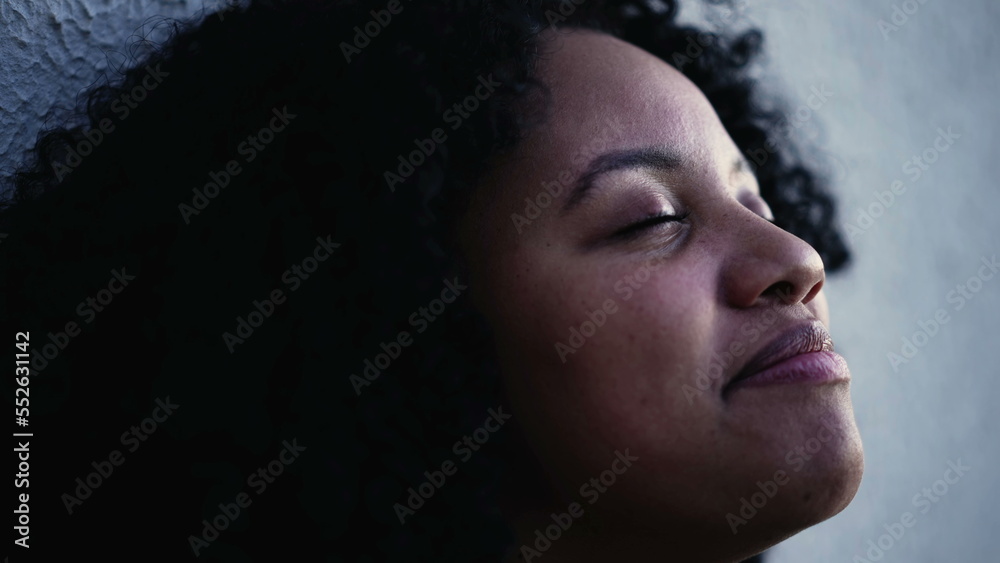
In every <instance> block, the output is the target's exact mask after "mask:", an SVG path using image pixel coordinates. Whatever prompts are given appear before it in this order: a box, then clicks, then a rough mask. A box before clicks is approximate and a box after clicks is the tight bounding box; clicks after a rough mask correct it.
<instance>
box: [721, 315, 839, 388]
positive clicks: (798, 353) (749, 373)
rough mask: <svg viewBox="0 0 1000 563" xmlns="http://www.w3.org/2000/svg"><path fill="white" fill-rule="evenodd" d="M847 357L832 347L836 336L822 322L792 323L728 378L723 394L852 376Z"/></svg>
mask: <svg viewBox="0 0 1000 563" xmlns="http://www.w3.org/2000/svg"><path fill="white" fill-rule="evenodd" d="M850 377H851V374H850V371H848V368H847V362H846V361H845V360H844V358H843V357H842V356H841V355H840V354H837V353H835V352H834V351H833V339H832V338H831V337H830V333H829V331H827V330H826V327H825V326H823V323H821V322H819V321H814V322H811V323H808V324H804V325H799V326H796V327H793V328H791V329H789V330H787V331H785V332H784V333H782V334H781V335H780V336H778V337H777V338H775V339H774V340H772V341H771V342H770V343H769V344H767V345H766V346H764V347H763V348H761V349H760V351H758V352H757V353H756V354H755V355H754V356H753V357H751V358H750V360H749V361H748V362H747V363H746V365H744V366H743V368H742V369H740V371H739V372H737V374H736V375H735V376H734V377H733V378H732V379H730V380H729V382H728V383H727V384H726V386H725V388H723V395H728V394H729V393H731V392H732V391H733V390H735V389H738V388H746V387H762V386H769V385H776V384H782V383H797V382H814V383H822V382H828V381H836V380H841V379H845V380H849V379H850Z"/></svg>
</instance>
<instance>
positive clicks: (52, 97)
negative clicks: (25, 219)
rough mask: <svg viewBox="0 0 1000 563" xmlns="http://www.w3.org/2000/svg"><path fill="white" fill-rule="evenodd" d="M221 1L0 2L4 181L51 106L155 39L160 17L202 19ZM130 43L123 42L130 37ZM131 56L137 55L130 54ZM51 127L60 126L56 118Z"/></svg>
mask: <svg viewBox="0 0 1000 563" xmlns="http://www.w3.org/2000/svg"><path fill="white" fill-rule="evenodd" d="M224 5H225V4H224V2H223V1H222V0H204V1H203V0H170V1H162V2H156V1H153V0H2V1H0V174H2V175H4V176H6V175H8V174H9V173H10V171H11V169H12V167H13V166H15V165H16V164H17V162H19V161H20V159H21V158H22V157H23V152H24V150H25V149H26V148H28V147H30V146H32V145H34V142H35V135H36V134H37V133H38V131H39V130H40V129H41V128H42V127H43V125H44V120H45V118H46V116H47V114H48V112H49V110H50V109H51V108H52V107H53V106H54V105H57V104H58V105H61V106H64V107H69V106H71V105H72V102H73V100H75V99H76V95H77V94H78V93H79V92H80V91H81V90H82V89H83V88H86V87H87V86H89V85H91V84H92V83H93V82H94V81H95V80H98V79H100V78H101V77H102V75H103V74H104V73H112V74H111V76H112V77H113V76H114V75H113V72H114V69H116V68H120V67H121V65H122V63H123V62H125V61H127V60H129V59H130V57H131V54H136V53H141V50H142V49H143V48H144V46H143V42H142V41H141V40H138V39H139V38H147V39H148V40H150V41H156V40H157V39H158V38H159V39H162V32H163V31H165V30H166V29H167V26H165V25H164V24H165V22H164V20H163V18H162V17H156V16H167V17H174V18H185V17H192V16H194V15H195V14H196V13H199V12H201V10H202V8H204V9H205V10H207V11H208V12H209V13H211V11H212V10H213V9H214V8H215V7H216V6H218V7H222V6H224ZM130 37H131V38H132V39H129V38H130ZM136 50H138V51H136ZM56 117H57V118H56V119H54V120H53V121H52V123H51V124H52V125H58V124H61V120H60V119H58V114H56Z"/></svg>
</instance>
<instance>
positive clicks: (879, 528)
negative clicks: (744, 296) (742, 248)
mask: <svg viewBox="0 0 1000 563" xmlns="http://www.w3.org/2000/svg"><path fill="white" fill-rule="evenodd" d="M894 5H895V6H896V7H898V8H899V11H898V12H896V11H895V10H894ZM907 12H910V13H907ZM894 14H895V21H894V20H893V19H892V18H893V16H894ZM728 19H729V20H731V21H732V22H733V23H734V24H739V25H746V24H751V25H757V26H759V27H761V28H762V29H763V30H764V31H765V34H766V41H767V43H766V45H767V51H768V53H769V59H770V64H769V65H768V67H767V71H766V74H767V76H769V82H770V83H773V84H775V86H776V87H777V88H780V89H781V90H783V91H784V92H785V94H786V95H787V97H788V100H789V101H790V102H791V103H792V109H793V110H796V109H798V106H801V105H802V104H807V103H808V102H809V95H810V94H811V92H812V89H813V88H814V87H815V88H817V89H825V91H827V92H831V93H832V95H829V96H828V97H827V98H828V99H827V100H826V101H825V102H822V103H821V102H820V101H819V98H813V100H812V102H813V106H816V109H815V110H813V109H811V108H810V109H809V111H805V110H802V111H801V112H800V113H798V114H797V115H794V114H793V115H792V116H790V117H791V119H793V120H794V122H796V123H798V124H799V125H800V127H797V128H793V131H795V133H796V134H798V135H801V136H803V137H804V138H805V139H807V140H809V139H811V140H812V142H813V143H815V144H816V145H817V146H818V147H819V148H820V149H821V150H820V155H821V161H822V164H824V165H826V167H827V168H828V170H829V171H830V173H831V174H832V175H833V177H834V178H835V179H836V180H837V185H836V189H837V192H838V194H839V195H840V202H841V205H842V208H841V209H842V220H843V222H844V223H845V224H847V223H850V224H852V225H854V226H859V225H860V226H859V229H860V227H867V228H865V229H862V232H860V234H858V233H855V235H854V236H853V237H852V238H853V240H852V246H853V249H854V254H855V263H854V266H853V268H852V269H851V270H850V271H848V272H846V273H845V274H842V275H838V276H833V277H831V278H830V279H829V280H828V284H827V288H828V294H829V295H828V296H829V299H830V307H831V317H832V322H831V324H832V327H831V331H832V333H833V336H834V340H835V341H836V342H837V348H838V351H840V352H842V353H843V354H844V356H845V357H846V358H847V360H848V362H849V363H850V366H851V373H852V374H853V376H854V382H853V398H854V407H855V412H856V414H857V419H858V425H859V427H860V429H861V436H862V439H863V440H864V444H865V453H866V455H865V460H866V461H865V464H866V469H865V476H864V480H863V482H862V484H861V489H860V491H859V492H858V495H857V497H856V498H855V500H854V502H853V503H852V504H851V505H850V506H849V507H848V508H847V509H846V510H844V512H842V513H841V514H840V515H838V516H836V517H834V518H832V519H830V520H829V521H827V522H825V523H823V524H821V525H819V526H816V527H814V528H811V529H809V530H807V531H805V532H803V533H801V534H799V535H797V536H795V537H793V538H792V539H790V540H788V541H786V542H784V543H783V544H781V545H780V546H778V547H776V548H775V549H773V550H772V552H771V555H770V559H769V561H771V562H774V563H793V562H794V563H800V562H803V561H843V562H853V561H875V560H879V561H883V562H892V561H899V562H936V561H969V562H973V561H975V562H982V561H998V560H1000V546H997V545H995V543H996V539H995V538H993V537H991V536H992V535H993V534H995V533H996V532H997V530H998V529H1000V518H998V516H997V512H996V503H997V502H998V501H1000V480H998V479H997V478H996V475H997V471H996V468H997V466H998V463H1000V447H998V444H1000V439H998V431H1000V424H998V422H997V417H996V414H995V413H996V411H997V404H996V402H997V400H998V399H1000V362H998V360H997V358H996V356H995V353H996V352H997V351H998V350H1000V340H998V336H1000V328H998V322H997V320H998V317H1000V275H997V274H993V272H992V271H990V270H989V269H984V270H983V271H982V274H983V276H984V278H985V277H992V279H979V278H978V276H979V274H980V271H979V269H980V266H983V265H984V263H983V262H982V261H981V260H982V258H983V257H986V259H987V261H989V259H991V258H992V257H994V256H996V257H997V258H998V259H1000V221H998V220H997V216H998V210H1000V189H997V173H996V170H997V160H996V159H997V148H998V146H1000V144H998V138H997V126H998V125H1000V106H998V104H997V92H998V91H1000V73H998V72H997V71H998V65H997V60H998V57H1000V41H998V39H997V35H996V27H997V25H998V24H1000V5H998V4H996V3H991V2H987V1H986V0H958V1H953V2H944V1H941V0H925V1H924V2H923V3H921V2H917V1H913V0H911V1H907V2H902V1H900V0H876V1H871V0H845V1H842V2H805V1H804V0H796V1H793V2H789V1H787V0H784V1H781V2H779V1H778V0H761V1H759V2H751V3H745V2H744V3H743V5H742V8H741V9H737V10H735V13H734V15H733V16H732V17H729V18H728ZM880 20H883V21H884V22H886V24H888V25H885V26H880V24H879V21H880ZM889 26H893V27H889ZM949 128H950V131H951V133H953V134H955V135H956V136H957V138H955V139H952V140H951V144H950V146H949V145H948V142H947V141H945V140H943V139H942V140H939V141H937V143H938V148H942V149H944V148H946V149H947V150H946V151H944V152H940V151H937V150H935V149H933V147H934V143H935V140H936V139H937V138H938V136H939V133H938V131H939V129H943V130H944V131H945V132H946V133H947V132H948V130H949ZM928 148H931V150H927V149H928ZM925 150H926V151H927V154H926V156H927V162H924V163H923V165H924V166H925V167H926V170H923V169H922V168H921V167H920V164H918V163H916V162H914V161H913V160H912V159H913V157H914V156H920V155H922V154H923V153H924V151H925ZM932 160H933V163H930V161H932ZM917 172H919V176H918V174H917ZM896 180H899V182H900V183H899V184H895V187H896V190H897V191H898V192H900V193H899V194H893V193H892V187H893V185H894V182H895V181H896ZM875 192H889V193H890V195H891V196H892V197H893V199H892V200H890V196H889V195H882V196H881V197H882V199H883V200H884V201H885V202H886V204H884V205H883V204H882V203H881V202H880V201H879V195H876V193H875ZM862 210H870V211H871V212H872V213H873V214H875V215H878V217H875V218H873V219H872V221H871V223H870V224H869V223H868V222H867V221H865V220H859V214H860V213H861V212H862ZM970 278H977V279H973V280H972V281H970ZM959 285H967V286H968V287H969V288H970V289H968V290H967V291H968V295H969V296H970V298H968V299H967V298H966V297H962V296H961V294H960V293H958V292H959V291H961V290H959V289H957V287H956V286H959ZM976 289H978V292H973V290H976ZM953 291H954V292H955V293H951V292H953ZM936 314H937V315H945V316H942V317H941V318H947V323H945V324H943V325H942V326H941V327H940V328H939V329H937V331H936V332H935V329H934V327H933V325H932V324H931V323H929V322H928V321H930V320H932V319H933V318H934V317H935V315H936ZM921 321H924V323H925V326H927V327H928V328H927V332H931V333H934V334H933V335H930V337H929V338H926V341H925V337H924V336H923V335H920V336H917V337H914V333H915V332H917V331H918V330H921V326H920V325H919V324H918V323H920V322H921ZM904 337H906V338H909V339H910V340H911V341H914V340H916V341H917V344H920V345H921V346H919V347H917V346H916V345H915V348H914V351H915V352H916V354H915V355H913V357H912V358H906V357H904V356H903V354H902V349H903V346H904V343H903V338H904ZM906 351H907V352H908V353H910V352H911V351H910V350H906ZM890 353H895V354H899V355H900V357H901V358H902V359H906V360H907V362H906V363H897V365H896V366H895V368H894V367H893V365H892V363H891V362H890V360H889V358H888V354H890ZM959 459H960V460H961V462H962V464H964V465H966V466H968V467H969V468H970V469H969V470H968V472H967V473H966V474H965V475H964V476H962V477H961V478H960V479H958V480H957V481H956V482H954V483H953V484H950V485H948V484H947V483H945V482H944V481H942V482H941V483H938V484H937V485H936V486H937V492H944V491H945V487H947V491H946V492H944V494H942V495H941V496H940V497H938V495H937V493H935V491H934V489H933V487H934V486H935V482H936V481H938V480H942V479H943V478H944V477H945V473H946V470H948V468H949V465H948V462H949V461H952V462H957V460H959ZM947 477H948V478H950V479H951V480H953V481H955V477H956V475H955V474H954V473H948V474H947ZM925 488H929V489H930V494H931V496H932V497H933V499H937V500H936V501H934V500H931V498H930V497H925V498H926V499H927V500H922V499H919V498H918V499H916V502H917V504H916V505H915V504H914V500H915V499H914V497H915V496H916V495H922V494H923V491H924V489H925ZM905 512H909V513H911V515H912V520H909V519H908V520H907V521H906V522H907V523H909V524H911V527H902V532H903V534H902V537H900V538H899V539H896V538H893V537H892V536H891V535H887V536H886V537H884V538H881V544H882V546H881V547H880V548H879V547H877V548H876V549H874V550H873V551H872V553H871V556H869V555H868V553H867V552H868V550H869V549H870V548H871V547H872V545H873V544H869V543H868V542H869V541H872V542H874V545H876V546H877V545H878V543H879V542H880V536H882V535H883V534H888V532H887V529H886V528H885V526H889V527H890V528H894V529H895V530H896V532H897V535H898V534H899V532H900V527H898V526H893V524H894V523H897V522H900V520H901V516H902V515H903V513H905ZM885 547H888V549H883V548H885ZM880 551H881V552H882V553H881V554H880ZM856 556H857V557H858V558H857V559H856V558H855V557H856ZM875 558H878V559H875Z"/></svg>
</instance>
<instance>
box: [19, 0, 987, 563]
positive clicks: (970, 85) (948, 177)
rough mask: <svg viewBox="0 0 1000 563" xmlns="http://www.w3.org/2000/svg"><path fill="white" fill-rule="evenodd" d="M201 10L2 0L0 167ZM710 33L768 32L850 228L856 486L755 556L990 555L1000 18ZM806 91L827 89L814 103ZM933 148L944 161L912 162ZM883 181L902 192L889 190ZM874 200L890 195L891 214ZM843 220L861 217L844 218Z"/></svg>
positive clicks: (830, 20) (805, 24) (839, 291)
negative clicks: (159, 33) (60, 112)
mask: <svg viewBox="0 0 1000 563" xmlns="http://www.w3.org/2000/svg"><path fill="white" fill-rule="evenodd" d="M219 5H221V2H215V3H214V4H213V3H211V2H206V3H202V2H200V1H198V0H195V1H191V2H183V1H177V2H169V3H167V2H164V3H157V2H151V1H147V0H131V1H130V0H106V1H104V2H100V1H97V0H58V1H57V0H46V1H31V0H3V2H2V3H0V29H2V30H3V33H2V38H3V39H2V42H0V77H2V80H0V167H3V168H4V169H6V170H8V171H9V169H10V166H11V165H12V164H13V163H14V162H15V161H16V160H17V159H18V158H20V155H21V152H22V151H23V150H24V148H25V147H27V146H30V145H31V144H33V142H34V137H35V134H36V132H37V131H38V130H39V128H40V127H41V125H42V120H43V117H44V116H45V115H46V112H47V111H48V110H49V108H50V106H51V105H52V104H53V103H54V102H56V101H58V102H61V103H64V104H65V103H66V102H67V101H68V100H72V99H73V97H74V96H75V95H76V93H77V92H79V91H80V89H82V88H84V87H86V86H87V85H89V84H90V83H92V82H93V81H94V80H95V79H97V78H98V77H99V76H100V75H101V72H102V71H103V70H105V69H107V68H114V67H115V66H116V65H118V64H120V63H121V61H123V60H126V49H125V41H126V38H127V37H128V36H130V35H132V34H133V33H134V32H136V30H137V29H138V28H140V26H141V25H142V24H143V22H144V21H145V20H146V19H147V18H149V17H150V16H153V15H157V14H163V15H167V16H172V17H186V16H190V15H192V14H194V13H195V12H197V11H199V10H200V9H202V8H203V7H206V8H209V9H211V8H213V7H214V6H219ZM907 12H910V13H907ZM893 18H895V20H894V19H893ZM880 20H882V21H884V22H885V25H881V26H880V23H879V21H880ZM154 22H155V20H154ZM723 23H736V24H745V23H751V24H756V25H758V26H760V27H762V28H763V29H764V30H765V31H766V32H767V38H768V43H767V45H768V52H769V53H770V62H771V64H770V66H769V68H768V73H769V76H770V79H769V81H773V83H774V84H775V87H776V88H777V89H779V90H781V91H783V92H784V93H785V94H786V95H787V97H788V99H789V101H790V102H791V103H792V106H791V108H792V110H793V111H794V110H797V111H798V113H793V114H791V115H790V116H789V117H790V119H791V120H792V121H791V122H792V123H793V124H795V125H797V127H795V128H794V131H795V134H799V135H803V136H805V137H807V138H812V139H813V142H814V143H815V144H817V145H818V146H819V147H820V148H821V151H820V156H821V163H822V164H823V165H825V166H827V168H828V169H829V171H830V172H831V173H832V174H833V175H834V177H835V178H836V179H837V180H838V185H837V188H838V190H839V193H840V195H841V204H842V210H843V220H844V222H845V223H850V224H852V225H854V226H856V227H857V228H858V229H861V230H862V232H861V234H858V235H857V236H854V237H853V241H852V242H853V246H854V250H855V264H854V266H853V268H852V269H851V270H850V271H849V272H847V273H846V274H844V275H840V276H836V277H833V278H832V279H831V280H829V282H828V285H827V287H828V290H829V298H830V301H831V309H832V317H833V327H832V328H833V335H834V338H835V340H836V341H837V343H838V349H839V350H840V351H841V352H842V353H843V354H844V355H845V356H846V357H847V359H848V361H849V362H850V365H851V368H852V372H853V374H854V377H855V379H854V384H853V389H854V401H855V408H856V412H857V418H858V422H859V425H860V427H861V432H862V437H863V439H864V442H865V449H866V460H867V461H866V463H867V467H866V472H865V478H864V482H863V483H862V486H861V490H860V492H859V493H858V496H857V498H856V499H855V501H854V503H853V504H852V505H851V506H850V507H848V508H847V509H846V510H845V511H844V512H843V513H842V514H840V515H839V516H837V517H835V518H833V519H831V520H829V521H828V522H826V523H824V524H821V525H819V526H817V527H815V528H812V529H810V530H808V531H806V532H804V533H802V534H799V535H798V536H796V537H794V538H792V539H791V540H788V541H787V542H785V543H784V544H782V545H781V546H779V547H778V548H776V549H774V550H772V553H771V559H770V560H771V561H773V562H779V563H784V562H802V561H820V562H822V561H844V562H847V561H865V560H875V559H869V557H870V556H869V555H868V554H867V551H868V550H869V549H870V548H871V546H872V545H877V544H878V543H879V542H880V538H879V536H881V535H883V534H886V533H887V532H886V528H885V526H889V527H893V524H894V523H896V522H898V521H900V518H901V515H902V514H903V513H904V512H910V513H912V515H913V521H912V523H913V525H912V527H909V528H904V533H903V536H902V537H901V538H899V539H894V538H891V537H888V536H887V537H886V538H882V539H881V544H882V547H881V548H879V550H881V551H884V553H883V555H882V556H881V557H880V560H881V561H900V562H937V561H974V562H979V561H995V560H997V555H998V554H1000V548H997V547H995V546H994V545H993V542H992V541H991V540H992V538H991V534H992V533H995V531H996V530H997V529H998V524H1000V519H998V517H997V513H996V511H995V510H994V506H995V503H996V502H997V501H998V500H1000V481H998V480H997V479H996V478H995V473H996V471H995V469H996V467H997V464H998V463H1000V447H998V443H1000V441H998V440H997V438H996V436H997V434H998V431H1000V424H998V422H997V418H996V417H995V416H994V415H993V411H995V409H996V401H997V399H998V398H1000V377H998V376H1000V367H998V363H997V360H996V358H995V357H994V356H993V352H994V351H996V350H997V346H998V341H997V336H998V334H1000V330H998V324H997V318H998V312H1000V276H996V277H995V278H994V279H981V280H973V281H971V282H970V278H976V277H977V276H979V274H980V272H982V273H983V278H985V277H986V276H987V275H992V274H991V272H990V271H989V270H981V269H980V267H981V265H982V262H981V259H982V258H983V257H986V259H987V261H988V260H989V258H991V257H993V256H994V255H1000V234H998V230H1000V229H998V227H997V226H996V225H997V220H996V214H997V211H996V210H997V209H1000V190H998V189H996V186H995V183H996V182H995V178H996V174H995V169H996V161H995V160H994V159H995V158H996V152H997V146H998V144H997V138H996V135H997V133H996V131H997V125H998V124H1000V106H998V105H997V104H996V92H998V91H1000V76H998V73H997V72H996V62H995V61H996V60H997V59H998V57H1000V43H998V40H997V38H996V36H995V35H994V33H993V32H994V28H995V27H996V26H997V25H998V23H1000V6H998V5H997V4H995V3H990V2H988V1H986V0H958V1H954V2H944V1H943V0H925V1H924V2H922V3H921V2H918V1H916V0H907V1H906V2H901V1H897V0H877V1H874V2H872V1H870V0H845V1H843V2H837V3H832V2H824V3H819V2H806V1H804V0H797V1H794V2H789V1H787V0H786V1H783V2H778V1H777V0H761V1H760V2H754V3H751V4H745V3H744V4H742V7H741V9H740V10H739V12H738V13H736V14H734V15H733V16H731V17H729V18H728V22H723ZM889 26H892V27H889ZM152 27H153V26H152V25H150V24H147V25H146V26H145V30H146V31H143V30H139V33H140V34H141V35H146V33H147V31H149V30H150V29H151V28H152ZM154 38H155V36H154ZM817 91H819V92H825V93H826V94H825V95H823V96H822V99H823V101H820V97H817V96H815V95H814V94H815V92H817ZM810 95H814V97H813V98H812V99H811V100H810ZM810 101H811V102H812V104H813V106H814V107H813V108H808V105H807V104H808V103H809V102H810ZM803 108H807V109H805V110H804V109H803ZM949 128H950V130H951V132H953V133H954V134H956V135H957V138H955V139H952V140H950V141H949V140H946V139H944V138H942V139H938V137H939V129H943V130H944V131H948V130H949ZM935 141H937V144H938V147H939V148H944V147H946V146H947V151H943V152H941V151H938V150H937V149H934V150H930V148H931V147H934V144H935ZM949 143H950V144H949ZM925 151H927V154H926V158H927V160H931V159H932V158H933V159H934V162H933V163H925V164H923V166H925V167H926V170H924V169H923V168H921V164H919V163H917V162H915V161H913V160H912V159H913V157H914V156H915V155H921V154H923V153H924V152H925ZM935 153H936V154H935ZM917 171H919V177H917ZM895 180H899V181H900V182H901V184H896V185H895V186H896V191H897V192H898V193H896V194H892V187H893V185H894V184H893V182H894V181H895ZM875 192H888V193H889V194H891V195H892V198H893V199H892V201H891V203H888V202H889V197H890V196H889V195H886V194H884V193H881V194H876V193H875ZM880 198H881V200H882V201H884V202H886V203H887V205H886V204H882V203H880V201H879V200H880ZM880 205H881V206H882V209H880ZM862 210H870V211H871V212H872V213H873V214H875V215H878V216H877V217H874V218H872V221H871V222H870V224H869V222H867V221H866V220H860V221H859V214H860V213H861V211H862ZM880 211H881V212H880ZM962 284H966V285H968V286H969V287H971V289H968V290H967V291H968V295H969V297H968V298H966V297H959V295H961V294H960V293H958V292H959V291H960V290H959V289H958V288H957V287H956V286H959V285H962ZM977 288H978V289H979V290H978V292H976V293H972V290H973V289H977ZM953 291H954V293H952V292H953ZM959 302H964V305H963V306H962V307H961V308H959ZM939 311H943V312H944V314H945V315H947V318H948V322H947V323H946V324H944V325H943V326H941V327H940V328H939V329H938V330H936V331H934V330H933V328H928V332H934V334H933V335H930V337H929V338H927V339H926V343H924V337H923V336H920V335H917V336H916V337H915V336H914V333H916V332H917V331H918V330H920V324H918V323H921V322H923V323H924V326H930V325H928V324H927V321H929V320H930V319H932V318H933V317H934V316H935V314H940V313H939ZM904 337H906V338H909V339H910V340H911V341H913V340H916V341H917V342H918V343H920V344H922V345H921V346H920V347H919V348H915V349H914V350H915V351H916V355H914V356H913V357H912V358H905V359H907V362H906V363H901V364H898V365H897V366H895V368H894V367H893V365H892V364H891V362H890V360H889V359H888V357H887V355H888V354H889V353H896V354H900V356H901V357H903V352H904V351H906V352H907V353H909V350H904V349H903V338H904ZM958 459H961V461H962V463H963V464H965V465H967V466H969V467H970V468H971V469H970V470H969V471H968V473H967V474H966V475H964V476H963V477H961V478H960V479H959V480H958V481H957V482H955V483H953V484H951V485H949V486H948V490H947V492H946V493H944V494H941V495H940V498H939V500H937V501H935V502H931V501H929V500H928V501H920V500H919V499H917V500H918V502H919V503H920V504H917V505H915V504H914V500H915V498H914V497H915V496H916V495H921V494H923V490H924V489H925V488H927V489H928V490H929V491H930V492H931V495H932V496H933V497H934V498H938V494H937V493H935V492H934V489H933V487H934V484H935V482H936V481H938V480H940V479H942V478H943V477H944V476H945V471H946V470H947V469H948V462H949V461H952V462H955V461H956V460H958ZM949 475H952V474H949ZM941 491H942V487H941V485H940V484H939V485H938V493H940V492H941ZM924 502H926V504H923V503H924ZM924 508H926V509H927V511H926V513H922V512H921V510H923V509H924ZM896 529H897V531H898V529H899V528H896ZM887 538H888V539H887ZM869 540H871V541H872V542H874V543H873V544H869V543H868V542H869ZM890 540H891V541H890ZM886 547H888V549H885V548H886ZM878 554H879V552H878V551H874V552H872V556H877V555H878ZM856 556H857V557H859V558H860V559H859V558H856Z"/></svg>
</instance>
